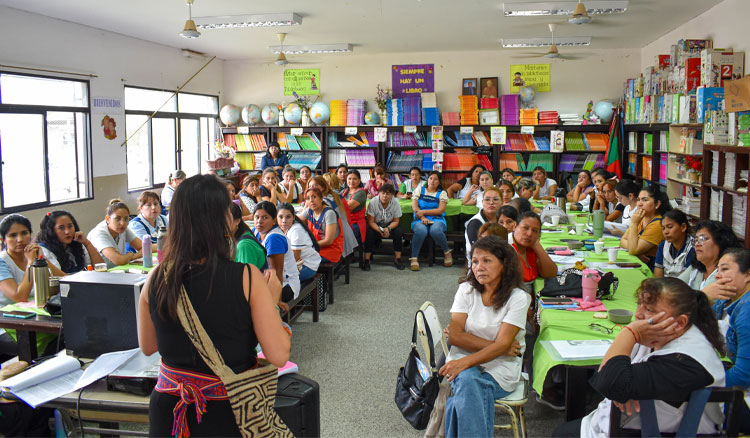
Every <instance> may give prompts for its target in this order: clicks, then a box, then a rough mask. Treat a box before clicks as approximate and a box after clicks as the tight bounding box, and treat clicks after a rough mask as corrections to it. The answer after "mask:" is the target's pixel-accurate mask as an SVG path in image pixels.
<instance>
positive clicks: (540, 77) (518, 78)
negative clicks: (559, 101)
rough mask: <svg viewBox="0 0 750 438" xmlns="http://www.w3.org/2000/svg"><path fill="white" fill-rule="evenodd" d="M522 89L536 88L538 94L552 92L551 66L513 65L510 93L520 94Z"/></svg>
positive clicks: (511, 68)
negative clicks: (519, 91)
mask: <svg viewBox="0 0 750 438" xmlns="http://www.w3.org/2000/svg"><path fill="white" fill-rule="evenodd" d="M522 87H534V89H535V90H536V91H537V92H541V91H550V90H551V88H550V65H549V64H511V66H510V92H511V93H518V90H520V89H521V88H522Z"/></svg>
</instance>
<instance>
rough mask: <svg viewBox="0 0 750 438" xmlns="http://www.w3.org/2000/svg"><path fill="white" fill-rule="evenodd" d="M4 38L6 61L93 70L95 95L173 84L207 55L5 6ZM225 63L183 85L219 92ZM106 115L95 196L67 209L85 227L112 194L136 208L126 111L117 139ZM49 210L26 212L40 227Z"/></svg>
mask: <svg viewBox="0 0 750 438" xmlns="http://www.w3.org/2000/svg"><path fill="white" fill-rule="evenodd" d="M176 38H177V37H176ZM0 41H3V44H2V50H1V51H0V64H4V65H18V66H24V67H35V68H46V69H51V70H61V71H70V72H77V73H91V74H95V75H97V76H98V77H97V78H91V85H90V92H91V95H92V96H96V97H116V98H120V99H123V86H124V85H134V86H143V87H151V88H160V89H167V90H174V89H176V88H177V87H179V86H180V85H181V84H182V83H183V82H184V81H185V80H187V79H188V78H189V77H190V76H191V75H192V74H193V73H195V71H197V70H198V69H199V68H200V67H201V66H202V65H203V64H204V63H205V62H206V61H207V60H204V59H203V58H185V57H183V56H182V54H181V53H180V50H179V49H176V48H172V47H166V46H163V45H159V44H155V43H151V42H148V41H144V40H140V39H137V38H131V37H127V36H124V35H121V34H116V33H113V32H107V31H104V30H100V29H95V28H92V27H87V26H82V25H78V24H74V23H71V22H67V21H62V20H58V19H54V18H49V17H45V16H42V15H37V14H32V13H28V12H23V11H19V10H17V9H11V8H7V7H0ZM185 46H186V47H187V46H188V43H187V42H185ZM223 64H224V61H221V60H218V59H217V60H214V61H213V63H212V64H211V65H209V66H208V67H207V68H206V69H205V70H203V72H202V73H201V74H199V75H198V76H197V77H196V78H195V79H193V81H192V82H191V83H190V84H189V85H188V86H187V87H186V88H185V91H193V92H199V93H206V94H219V93H221V91H222V89H223V83H222V82H223V69H224V65H223ZM19 71H20V72H23V71H22V70H19ZM48 75H52V76H54V74H48ZM59 76H62V75H59ZM102 117H103V115H102V114H94V115H92V120H91V122H92V130H93V132H92V141H93V145H92V147H93V171H94V189H95V199H94V200H93V201H87V202H82V203H75V204H68V205H64V206H63V207H62V208H65V209H69V210H71V212H73V214H74V215H76V218H77V219H78V222H79V223H80V225H81V227H82V228H83V229H84V230H87V229H88V228H90V227H91V226H93V224H95V223H96V222H98V221H99V220H101V218H102V216H103V211H104V207H105V205H106V203H107V201H108V200H109V199H110V198H113V197H115V196H118V197H122V198H123V199H124V200H125V201H126V202H128V203H129V205H130V206H131V208H135V207H136V205H135V202H133V198H134V197H135V196H136V195H137V194H134V195H130V196H129V195H128V194H127V178H126V161H125V147H124V146H120V145H121V144H122V142H123V141H124V140H125V120H124V116H117V117H116V120H117V134H118V136H117V138H116V139H115V140H107V139H105V138H104V135H103V132H102V128H101V127H100V126H99V123H100V121H101V118H102ZM5 147H7V146H5ZM104 177H107V178H104ZM92 209H93V210H92ZM45 211H46V210H45ZM92 211H93V212H94V213H93V214H95V216H92ZM43 213H44V212H43V211H32V212H27V213H25V214H27V216H29V218H30V219H31V220H32V224H34V225H35V227H36V224H38V223H39V219H40V218H41V215H42V214H43Z"/></svg>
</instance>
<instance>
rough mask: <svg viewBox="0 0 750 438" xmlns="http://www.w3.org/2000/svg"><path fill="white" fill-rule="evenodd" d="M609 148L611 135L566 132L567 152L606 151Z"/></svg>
mask: <svg viewBox="0 0 750 438" xmlns="http://www.w3.org/2000/svg"><path fill="white" fill-rule="evenodd" d="M607 146H609V134H601V133H596V132H586V133H580V132H572V131H566V132H565V150H567V151H602V152H604V151H606V150H607Z"/></svg>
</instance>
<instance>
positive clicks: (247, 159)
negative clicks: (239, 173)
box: [234, 153, 375, 171]
mask: <svg viewBox="0 0 750 438" xmlns="http://www.w3.org/2000/svg"><path fill="white" fill-rule="evenodd" d="M263 155H264V153H257V154H237V155H235V156H234V160H235V161H236V162H237V164H239V165H240V169H242V170H258V171H260V170H261V168H260V164H261V161H262V159H263ZM318 163H320V155H319V154H305V153H290V154H289V165H290V166H292V167H294V168H295V169H297V170H299V169H300V168H301V167H302V166H310V168H311V169H315V168H316V167H318ZM374 164H375V163H374V162H373V166H374Z"/></svg>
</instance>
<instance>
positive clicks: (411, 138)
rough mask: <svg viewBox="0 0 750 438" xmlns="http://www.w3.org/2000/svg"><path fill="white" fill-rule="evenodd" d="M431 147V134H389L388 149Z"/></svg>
mask: <svg viewBox="0 0 750 438" xmlns="http://www.w3.org/2000/svg"><path fill="white" fill-rule="evenodd" d="M431 145H432V133H431V132H416V133H414V134H407V133H404V132H389V133H388V144H387V146H388V147H392V148H408V147H430V146H431Z"/></svg>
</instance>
